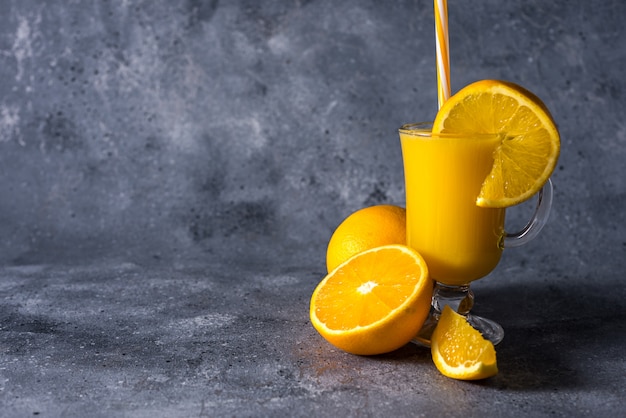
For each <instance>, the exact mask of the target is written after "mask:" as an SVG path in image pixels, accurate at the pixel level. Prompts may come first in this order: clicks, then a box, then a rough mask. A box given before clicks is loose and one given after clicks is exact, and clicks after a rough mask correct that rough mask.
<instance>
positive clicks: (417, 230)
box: [399, 123, 552, 346]
mask: <svg viewBox="0 0 626 418" xmlns="http://www.w3.org/2000/svg"><path fill="white" fill-rule="evenodd" d="M431 126H432V124H430V123H415V124H408V125H404V126H402V127H401V128H400V131H399V133H400V140H401V145H402V156H403V162H404V175H405V186H406V210H407V244H408V245H409V246H410V247H413V248H415V249H416V250H417V251H418V252H419V253H420V254H421V255H422V256H423V257H424V259H425V260H426V263H427V265H428V269H429V272H430V276H431V278H432V279H433V280H434V281H435V286H434V292H433V297H432V306H431V313H430V316H429V317H428V318H427V320H426V322H425V324H424V326H423V328H422V330H421V331H420V333H419V334H418V336H416V338H415V340H414V341H415V342H418V343H420V344H423V345H427V346H428V345H430V336H431V334H432V332H433V330H434V328H435V326H436V325H437V321H438V319H439V316H440V315H441V312H442V310H443V308H444V306H445V305H450V307H451V308H453V309H454V310H455V311H457V312H459V313H460V314H463V315H465V316H466V317H467V319H468V321H469V322H470V323H471V324H472V325H473V326H474V327H475V328H476V329H478V330H479V331H480V332H481V333H482V334H483V336H484V337H485V338H487V339H489V340H490V341H492V342H493V343H494V344H497V343H499V342H500V341H501V340H502V338H503V337H504V330H503V329H502V327H501V326H500V325H499V324H498V323H496V322H494V321H493V320H490V319H487V318H482V317H479V316H476V315H473V314H471V313H470V311H471V309H472V306H473V304H474V295H473V292H472V291H471V289H470V283H471V282H472V281H474V280H479V279H481V278H483V277H485V276H486V275H488V274H489V273H490V272H491V271H492V270H493V269H495V267H496V266H497V264H498V262H499V261H500V257H501V255H502V250H503V249H504V248H511V247H517V246H520V245H524V244H526V243H527V242H529V241H530V240H532V239H533V238H535V237H536V236H537V234H538V233H539V232H540V231H541V229H542V228H543V226H544V225H545V223H546V221H547V219H548V216H549V213H550V208H551V206H552V182H551V181H550V180H548V182H547V183H546V184H545V185H544V186H543V188H542V189H541V191H540V192H539V193H538V199H537V206H536V208H535V212H534V214H533V216H532V218H531V220H530V221H529V222H528V224H527V225H526V226H525V227H524V228H523V229H522V230H521V231H518V232H515V233H507V232H505V230H504V219H505V209H504V208H481V207H478V206H477V205H476V197H477V196H478V193H479V191H480V188H481V186H482V182H483V181H484V179H485V178H486V176H487V175H488V174H489V172H490V170H491V167H492V166H493V151H494V149H495V147H496V146H497V145H498V144H499V142H500V137H499V136H498V135H495V134H433V133H432V132H431Z"/></svg>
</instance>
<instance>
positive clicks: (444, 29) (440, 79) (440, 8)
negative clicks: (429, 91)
mask: <svg viewBox="0 0 626 418" xmlns="http://www.w3.org/2000/svg"><path fill="white" fill-rule="evenodd" d="M435 40H436V42H437V98H438V99H439V108H441V106H443V103H444V102H445V101H446V100H448V98H449V97H450V53H449V51H448V4H447V0H435Z"/></svg>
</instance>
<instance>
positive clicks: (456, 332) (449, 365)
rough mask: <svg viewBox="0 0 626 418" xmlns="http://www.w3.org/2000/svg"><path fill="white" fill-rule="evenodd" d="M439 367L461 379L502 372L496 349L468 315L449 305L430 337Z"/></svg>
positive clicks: (436, 363)
mask: <svg viewBox="0 0 626 418" xmlns="http://www.w3.org/2000/svg"><path fill="white" fill-rule="evenodd" d="M430 351H431V354H432V357H433V361H434V362H435V366H437V369H438V370H439V371H440V372H441V373H442V374H443V375H444V376H448V377H451V378H454V379H459V380H479V379H485V378H487V377H491V376H494V375H495V374H496V373H498V365H497V363H496V350H495V348H494V346H493V344H492V343H491V341H489V340H486V339H485V338H484V337H483V336H482V335H481V333H480V332H479V331H478V330H476V329H474V328H473V327H472V326H471V325H470V324H469V322H467V320H466V319H465V317H464V316H462V315H459V314H458V313H456V312H454V311H453V310H452V309H451V308H450V307H449V306H447V305H446V306H445V307H444V309H443V312H442V314H441V317H440V318H439V322H438V323H437V327H436V328H435V331H434V332H433V334H432V336H431V340H430Z"/></svg>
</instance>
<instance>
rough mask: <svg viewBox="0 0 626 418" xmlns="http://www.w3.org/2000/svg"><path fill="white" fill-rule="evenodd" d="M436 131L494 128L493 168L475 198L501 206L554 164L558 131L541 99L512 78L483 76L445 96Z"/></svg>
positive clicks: (529, 189)
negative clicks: (498, 139) (496, 139)
mask: <svg viewBox="0 0 626 418" xmlns="http://www.w3.org/2000/svg"><path fill="white" fill-rule="evenodd" d="M433 132H434V133H441V132H444V133H468V134H477V133H485V134H487V133H488V134H498V135H500V136H501V143H500V145H499V147H498V148H497V149H496V151H495V152H494V162H493V168H492V170H491V172H490V174H489V175H488V176H487V178H486V179H485V181H484V183H483V185H482V189H481V191H480V194H479V196H478V197H477V199H476V204H477V205H478V206H482V207H492V208H498V207H499V208H501V207H508V206H513V205H516V204H518V203H521V202H523V201H525V200H527V199H529V198H530V197H532V196H533V195H534V194H535V193H537V192H538V191H539V190H540V189H541V188H542V187H543V185H544V184H545V183H546V182H547V181H548V179H549V178H550V175H551V174H552V172H553V171H554V167H555V166H556V163H557V160H558V157H559V152H560V139H559V132H558V130H557V128H556V125H555V123H554V120H553V119H552V116H551V115H550V112H549V111H548V109H547V108H546V106H545V104H544V103H543V102H542V101H541V100H540V99H539V98H538V97H537V96H535V95H534V94H533V93H531V92H529V91H528V90H526V89H524V88H523V87H521V86H518V85H516V84H513V83H509V82H505V81H497V80H481V81H477V82H475V83H472V84H470V85H468V86H466V87H464V88H463V89H461V90H460V91H459V92H458V93H456V94H455V95H453V96H452V97H451V98H450V99H448V100H447V101H446V102H445V103H444V105H443V106H442V107H441V109H439V112H438V113H437V117H436V118H435V121H434V123H433Z"/></svg>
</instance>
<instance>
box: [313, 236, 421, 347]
mask: <svg viewBox="0 0 626 418" xmlns="http://www.w3.org/2000/svg"><path fill="white" fill-rule="evenodd" d="M432 288H433V283H432V280H430V278H429V276H428V268H427V267H426V263H425V262H424V259H423V258H422V257H421V256H420V255H419V254H418V253H417V252H416V251H415V250H413V249H411V248H409V247H407V246H405V245H395V244H394V245H385V246H381V247H377V248H372V249H369V250H366V251H364V252H361V253H359V254H357V255H355V256H353V257H351V258H349V259H348V260H347V261H345V262H344V263H342V264H340V265H339V266H338V267H337V268H335V269H334V270H332V271H331V272H330V273H329V274H328V275H327V276H326V277H325V278H324V279H323V280H322V281H321V282H320V283H319V285H318V286H317V288H316V289H315V291H314V292H313V295H312V297H311V305H310V317H311V323H312V324H313V326H314V327H315V329H316V330H317V331H318V332H319V333H320V334H321V335H322V337H324V338H325V339H326V340H327V341H328V342H329V343H331V344H332V345H334V346H335V347H337V348H340V349H342V350H344V351H347V352H348V353H352V354H359V355H374V354H382V353H387V352H390V351H393V350H396V349H398V348H400V347H402V346H403V345H405V344H407V343H408V342H409V341H411V339H412V338H413V337H415V335H416V334H417V333H418V331H419V330H420V328H421V327H422V324H423V323H424V320H425V319H426V317H427V315H428V312H429V310H430V300H431V296H432Z"/></svg>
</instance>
